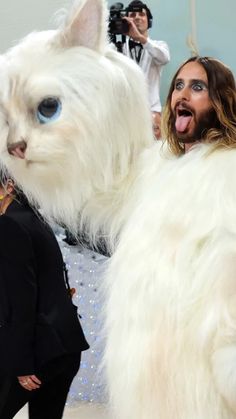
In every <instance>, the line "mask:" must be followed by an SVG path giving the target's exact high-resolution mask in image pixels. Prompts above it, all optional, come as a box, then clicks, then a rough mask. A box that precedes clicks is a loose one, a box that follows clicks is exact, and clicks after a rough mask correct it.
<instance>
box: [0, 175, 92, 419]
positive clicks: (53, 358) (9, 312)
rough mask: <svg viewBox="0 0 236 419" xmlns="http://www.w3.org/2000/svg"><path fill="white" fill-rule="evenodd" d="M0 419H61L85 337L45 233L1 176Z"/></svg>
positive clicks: (57, 256)
mask: <svg viewBox="0 0 236 419" xmlns="http://www.w3.org/2000/svg"><path fill="white" fill-rule="evenodd" d="M0 214H1V216H0V237H1V240H0V419H11V418H13V417H14V415H15V414H16V413H17V412H18V411H19V410H20V409H21V408H22V407H23V406H24V405H25V404H26V403H27V402H29V418H30V419H60V418H61V417H62V415H63V410H64V406H65V403H66V398H67V395H68V392H69V388H70V385H71V382H72V380H73V378H74V376H75V375H76V373H77V371H78V369H79V366H80V357H81V351H83V350H86V349H88V347H89V345H88V343H87V341H86V339H85V337H84V334H83V331H82V328H81V325H80V322H79V319H78V315H77V307H76V306H75V305H73V303H72V298H71V292H70V289H69V287H68V281H66V280H65V275H64V262H63V258H62V254H61V251H60V248H59V245H58V243H57V240H56V238H55V235H54V233H53V231H52V230H51V228H50V227H49V226H48V225H47V224H46V223H45V221H44V220H43V219H42V218H41V216H40V214H39V213H38V212H37V211H36V210H35V209H32V208H31V207H30V205H29V203H28V201H27V199H26V197H25V196H24V195H23V194H22V193H21V191H19V190H18V189H17V187H16V186H15V185H14V182H13V181H12V180H11V179H10V178H9V177H8V176H7V175H6V174H5V175H4V172H3V170H0Z"/></svg>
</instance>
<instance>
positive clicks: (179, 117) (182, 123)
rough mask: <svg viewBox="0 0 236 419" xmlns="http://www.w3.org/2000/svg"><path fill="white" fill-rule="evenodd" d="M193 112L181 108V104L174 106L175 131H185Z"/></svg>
mask: <svg viewBox="0 0 236 419" xmlns="http://www.w3.org/2000/svg"><path fill="white" fill-rule="evenodd" d="M192 117H193V113H192V111H190V110H189V109H186V108H183V107H182V106H179V107H178V106H177V108H176V118H175V128H176V131H177V132H185V131H186V130H187V128H188V126H189V124H190V122H191V120H192Z"/></svg>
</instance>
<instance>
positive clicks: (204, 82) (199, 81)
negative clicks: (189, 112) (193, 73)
mask: <svg viewBox="0 0 236 419" xmlns="http://www.w3.org/2000/svg"><path fill="white" fill-rule="evenodd" d="M190 82H191V83H202V84H204V86H206V87H207V86H208V83H207V82H206V81H205V80H202V79H191V80H190Z"/></svg>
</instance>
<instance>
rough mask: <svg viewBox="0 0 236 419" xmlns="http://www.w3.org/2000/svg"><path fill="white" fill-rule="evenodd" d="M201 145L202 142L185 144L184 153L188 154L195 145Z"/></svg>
mask: <svg viewBox="0 0 236 419" xmlns="http://www.w3.org/2000/svg"><path fill="white" fill-rule="evenodd" d="M199 143H200V141H194V142H193V143H185V144H184V152H185V153H188V151H190V150H191V148H192V147H193V146H194V145H196V144H199Z"/></svg>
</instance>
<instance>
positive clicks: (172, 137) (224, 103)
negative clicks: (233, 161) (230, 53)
mask: <svg viewBox="0 0 236 419" xmlns="http://www.w3.org/2000/svg"><path fill="white" fill-rule="evenodd" d="M194 61H195V62H197V63H199V64H200V65H201V66H202V67H203V68H204V69H205V71H206V74H207V79H208V89H209V97H210V99H211V102H212V107H213V110H214V111H215V115H216V120H217V123H216V126H213V127H212V128H211V129H209V130H208V131H206V132H205V133H204V137H203V138H202V140H204V142H214V143H215V148H219V147H224V146H225V147H236V85H235V79H234V76H233V73H232V72H231V70H230V69H229V68H228V67H227V66H226V65H224V64H223V63H222V62H220V61H218V60H216V59H214V58H211V57H199V56H196V57H191V58H189V59H188V60H187V61H185V62H184V63H183V64H182V65H181V66H180V67H179V69H178V70H177V72H176V73H175V75H174V78H173V80H172V82H171V85H170V89H169V93H168V96H167V100H166V106H165V109H164V112H163V117H162V131H163V133H164V135H163V138H165V139H166V142H167V143H168V146H169V148H170V150H171V151H172V153H174V154H175V155H181V154H183V153H184V145H183V144H181V143H180V142H179V140H178V138H177V136H176V134H175V132H173V124H174V115H173V112H172V111H171V97H172V93H173V91H174V88H175V80H176V78H177V76H178V74H179V72H180V70H181V69H182V68H183V67H184V66H185V65H186V64H187V63H189V62H194Z"/></svg>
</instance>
